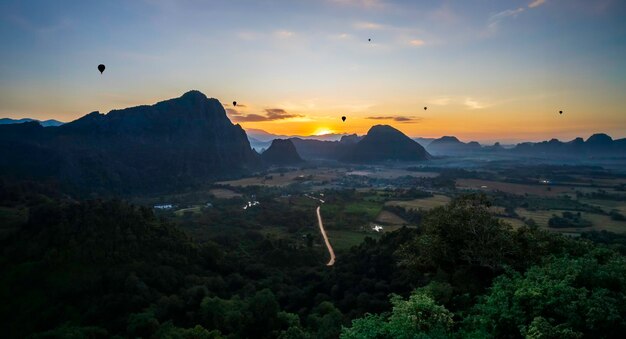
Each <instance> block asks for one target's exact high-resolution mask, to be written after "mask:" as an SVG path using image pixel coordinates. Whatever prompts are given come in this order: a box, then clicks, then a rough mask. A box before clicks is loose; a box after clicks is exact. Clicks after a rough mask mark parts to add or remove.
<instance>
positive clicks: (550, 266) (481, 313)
mask: <svg viewBox="0 0 626 339" xmlns="http://www.w3.org/2000/svg"><path fill="white" fill-rule="evenodd" d="M624 291H626V260H625V259H624V257H622V256H619V255H616V254H615V253H614V252H611V251H608V250H604V249H597V250H594V251H593V252H592V253H589V254H586V255H584V256H582V257H578V258H571V257H568V256H562V257H553V258H551V259H549V260H547V261H546V263H545V264H543V265H540V266H534V267H532V268H530V269H529V270H528V271H527V272H526V273H524V274H520V273H517V272H509V273H507V274H506V275H504V276H501V277H499V278H497V279H496V280H495V281H494V284H493V287H492V288H491V289H490V291H489V293H488V294H487V295H486V296H485V297H484V298H483V300H482V301H481V302H480V303H479V304H478V305H476V306H475V308H474V311H475V313H474V315H473V316H472V317H470V318H468V319H467V323H468V324H469V325H468V326H469V327H471V328H479V329H480V330H481V331H485V332H487V333H490V334H491V335H493V336H495V337H501V336H505V335H511V334H518V335H521V336H533V337H542V338H543V337H545V338H553V337H560V335H563V336H566V337H579V336H581V335H582V336H585V337H615V336H617V335H618V334H619V333H624V331H626V321H625V320H624V318H623V315H624V314H626V295H625V294H624Z"/></svg>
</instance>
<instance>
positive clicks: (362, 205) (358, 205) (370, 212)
mask: <svg viewBox="0 0 626 339" xmlns="http://www.w3.org/2000/svg"><path fill="white" fill-rule="evenodd" d="M382 209H383V206H382V205H381V204H380V203H377V202H374V201H361V202H354V203H349V204H346V207H345V210H344V211H345V212H346V213H352V214H364V215H367V217H368V218H369V219H372V220H374V219H376V217H377V216H378V214H379V213H380V211H381V210H382Z"/></svg>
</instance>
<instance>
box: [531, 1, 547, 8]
mask: <svg viewBox="0 0 626 339" xmlns="http://www.w3.org/2000/svg"><path fill="white" fill-rule="evenodd" d="M545 3H546V0H534V1H533V2H531V3H530V4H529V5H528V8H535V7H539V6H541V5H543V4H545Z"/></svg>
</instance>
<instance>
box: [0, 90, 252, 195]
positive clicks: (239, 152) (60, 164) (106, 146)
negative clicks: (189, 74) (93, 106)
mask: <svg viewBox="0 0 626 339" xmlns="http://www.w3.org/2000/svg"><path fill="white" fill-rule="evenodd" d="M0 152H1V153H2V154H3V156H2V157H1V158H0V174H4V175H11V176H15V177H27V178H50V179H54V180H58V181H60V182H61V183H62V184H64V185H67V186H70V187H72V188H74V189H76V190H79V191H81V192H103V193H130V192H146V191H162V190H167V189H172V188H179V186H180V185H187V184H192V183H195V182H202V181H204V180H207V179H215V178H227V177H232V176H235V175H237V174H242V173H247V172H249V171H251V170H254V169H257V168H259V166H260V165H261V161H260V159H259V156H258V155H257V154H256V152H254V151H253V150H252V149H251V148H250V144H249V142H248V139H247V136H246V133H245V131H244V130H243V129H242V128H241V127H240V126H239V125H233V124H232V123H231V122H230V120H229V119H228V117H227V116H226V112H225V111H224V108H223V107H222V105H221V104H220V102H219V101H218V100H216V99H209V98H207V97H206V96H205V95H204V94H202V93H200V92H198V91H190V92H187V93H185V94H184V95H183V96H181V97H179V98H175V99H171V100H166V101H162V102H159V103H157V104H154V105H152V106H147V105H144V106H137V107H132V108H127V109H122V110H113V111H111V112H109V113H108V114H100V113H99V112H92V113H89V114H87V115H85V116H83V117H82V118H80V119H77V120H75V121H72V122H69V123H67V124H64V125H62V126H59V127H54V128H51V127H45V128H44V127H42V126H41V125H39V124H38V123H35V122H27V123H22V124H12V125H1V126H0Z"/></svg>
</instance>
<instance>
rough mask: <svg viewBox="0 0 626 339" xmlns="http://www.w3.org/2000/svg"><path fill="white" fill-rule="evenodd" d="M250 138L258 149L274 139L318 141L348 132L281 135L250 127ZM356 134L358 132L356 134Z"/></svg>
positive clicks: (341, 135)
mask: <svg viewBox="0 0 626 339" xmlns="http://www.w3.org/2000/svg"><path fill="white" fill-rule="evenodd" d="M246 134H247V135H248V140H249V141H250V145H251V146H252V148H254V149H255V150H257V151H261V150H263V149H267V148H268V147H269V146H270V145H271V143H272V140H274V139H294V138H298V139H302V140H316V141H338V140H340V139H341V138H343V137H344V136H346V134H335V133H331V134H322V135H279V134H272V133H269V132H266V131H264V130H262V129H256V128H248V129H246ZM355 135H356V134H355Z"/></svg>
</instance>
